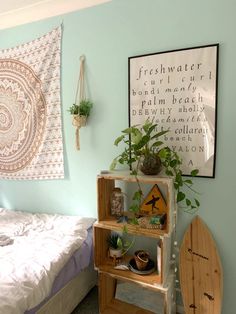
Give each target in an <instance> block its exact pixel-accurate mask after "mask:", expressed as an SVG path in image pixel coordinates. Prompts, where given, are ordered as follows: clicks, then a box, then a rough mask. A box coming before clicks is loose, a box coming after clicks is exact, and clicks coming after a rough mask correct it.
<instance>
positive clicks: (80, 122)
mask: <svg viewBox="0 0 236 314" xmlns="http://www.w3.org/2000/svg"><path fill="white" fill-rule="evenodd" d="M84 61H85V57H84V56H81V57H80V74H79V81H78V85H77V91H76V96H75V103H74V104H73V105H72V106H71V107H70V108H69V109H68V111H69V112H70V114H71V115H72V117H73V119H72V124H73V126H75V127H76V133H75V134H76V148H77V149H78V150H79V149H80V143H79V129H80V128H81V127H83V126H85V125H86V122H87V119H88V117H89V115H90V111H91V109H92V107H93V103H92V102H91V101H90V100H88V99H87V98H86V96H85V86H84Z"/></svg>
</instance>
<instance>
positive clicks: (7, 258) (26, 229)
mask: <svg viewBox="0 0 236 314" xmlns="http://www.w3.org/2000/svg"><path fill="white" fill-rule="evenodd" d="M94 221H95V219H93V218H85V217H78V216H64V215H57V214H54V215H49V214H40V213H38V214H31V213H27V212H21V211H11V210H6V209H3V208H0V265H1V270H0V285H1V291H0V313H4V314H10V313H11V314H22V313H24V312H25V311H27V310H28V309H31V308H34V307H36V306H37V305H38V304H40V303H42V302H43V300H45V298H47V296H49V295H50V293H51V294H55V293H56V292H57V291H58V290H59V289H60V287H61V286H62V285H63V284H64V283H65V282H68V280H70V279H71V278H72V276H73V275H74V274H72V272H71V269H74V271H75V273H76V272H77V273H78V272H79V271H80V270H81V269H82V268H83V267H86V265H87V264H89V261H90V259H91V254H92V253H91V252H92V248H91V247H92V244H91V241H92V236H91V226H92V225H93V222H94ZM89 229H90V232H89V233H88V230H89ZM88 234H89V235H88ZM8 240H11V241H10V242H9V241H8ZM82 248H83V250H82ZM79 249H81V250H82V253H81V251H80V250H79ZM87 250H88V254H85V251H87ZM79 260H80V261H79ZM66 265H68V268H67V270H65V272H63V273H62V274H61V276H59V273H61V270H62V268H64V267H65V266H66ZM65 269H66V268H65Z"/></svg>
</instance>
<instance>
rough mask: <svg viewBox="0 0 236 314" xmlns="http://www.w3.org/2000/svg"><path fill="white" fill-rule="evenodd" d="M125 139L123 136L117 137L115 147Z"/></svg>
mask: <svg viewBox="0 0 236 314" xmlns="http://www.w3.org/2000/svg"><path fill="white" fill-rule="evenodd" d="M124 138H125V136H124V135H121V136H119V137H117V139H116V140H115V142H114V145H115V146H118V144H119V143H120V142H121V141H122V140H123V139H124Z"/></svg>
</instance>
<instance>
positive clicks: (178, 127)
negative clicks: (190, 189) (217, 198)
mask: <svg viewBox="0 0 236 314" xmlns="http://www.w3.org/2000/svg"><path fill="white" fill-rule="evenodd" d="M128 61H129V125H130V126H132V125H142V124H143V123H144V122H145V121H146V120H147V119H150V120H151V121H153V122H154V123H156V124H158V130H163V129H164V130H169V132H168V133H167V134H165V135H164V136H163V138H162V140H163V142H164V143H165V144H166V145H167V146H169V147H170V148H171V149H172V150H173V151H175V152H177V153H178V155H179V156H180V157H181V159H182V161H183V163H182V169H181V170H182V172H183V175H187V176H188V175H190V174H191V171H192V170H193V169H198V170H199V173H198V176H201V177H210V178H211V177H214V176H215V150H216V105H217V80H218V77H217V76H218V44H214V45H208V46H201V47H193V48H186V49H179V50H173V51H166V52H159V53H152V54H147V55H140V56H134V57H129V60H128Z"/></svg>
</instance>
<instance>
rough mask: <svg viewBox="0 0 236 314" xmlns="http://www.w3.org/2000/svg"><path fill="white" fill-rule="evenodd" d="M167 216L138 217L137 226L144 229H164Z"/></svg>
mask: <svg viewBox="0 0 236 314" xmlns="http://www.w3.org/2000/svg"><path fill="white" fill-rule="evenodd" d="M166 219H167V214H166V213H164V214H162V215H155V216H153V217H140V218H138V224H139V226H140V227H141V228H144V229H160V230H163V229H165V226H166Z"/></svg>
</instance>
